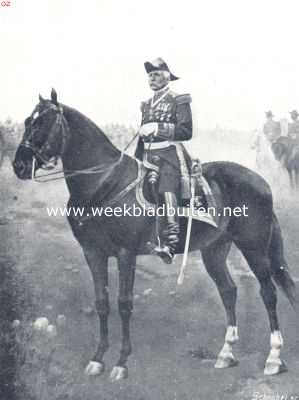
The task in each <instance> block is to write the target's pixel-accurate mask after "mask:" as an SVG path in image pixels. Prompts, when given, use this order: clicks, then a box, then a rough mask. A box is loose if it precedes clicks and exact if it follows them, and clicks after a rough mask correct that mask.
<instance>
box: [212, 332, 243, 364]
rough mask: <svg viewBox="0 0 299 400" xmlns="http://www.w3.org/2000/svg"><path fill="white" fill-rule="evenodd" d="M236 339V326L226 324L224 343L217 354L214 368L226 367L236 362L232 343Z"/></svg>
mask: <svg viewBox="0 0 299 400" xmlns="http://www.w3.org/2000/svg"><path fill="white" fill-rule="evenodd" d="M238 340H239V336H238V328H237V327H236V326H228V327H227V330H226V334H225V343H224V345H223V347H222V349H221V351H220V353H219V355H218V358H217V361H216V364H215V368H228V367H232V366H233V365H235V364H236V360H235V357H234V355H233V344H234V343H236V342H237V341H238Z"/></svg>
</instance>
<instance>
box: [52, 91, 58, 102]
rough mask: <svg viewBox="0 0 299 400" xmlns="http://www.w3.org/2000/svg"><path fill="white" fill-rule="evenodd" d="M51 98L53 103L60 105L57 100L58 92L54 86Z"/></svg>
mask: <svg viewBox="0 0 299 400" xmlns="http://www.w3.org/2000/svg"><path fill="white" fill-rule="evenodd" d="M51 100H52V103H53V104H55V105H56V106H58V101H57V92H56V90H55V89H54V88H52V90H51Z"/></svg>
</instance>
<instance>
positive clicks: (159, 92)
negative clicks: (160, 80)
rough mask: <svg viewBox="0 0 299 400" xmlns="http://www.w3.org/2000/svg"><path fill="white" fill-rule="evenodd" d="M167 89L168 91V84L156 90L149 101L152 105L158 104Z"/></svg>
mask: <svg viewBox="0 0 299 400" xmlns="http://www.w3.org/2000/svg"><path fill="white" fill-rule="evenodd" d="M169 91H170V87H169V85H166V86H164V87H163V88H162V89H160V90H156V91H155V94H154V95H153V97H152V101H151V103H152V106H155V105H156V104H158V103H159V102H160V101H161V100H162V99H163V98H164V97H165V96H166V95H167V93H168V92H169Z"/></svg>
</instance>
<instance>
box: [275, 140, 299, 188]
mask: <svg viewBox="0 0 299 400" xmlns="http://www.w3.org/2000/svg"><path fill="white" fill-rule="evenodd" d="M271 147H272V151H273V153H274V156H275V158H276V160H277V161H280V163H281V165H282V166H283V167H284V168H285V169H286V170H287V172H288V175H289V179H290V185H291V188H292V189H298V188H299V146H298V145H297V144H296V143H295V141H294V140H293V139H290V138H289V137H287V136H281V137H279V138H278V139H277V140H276V142H274V143H273V144H272V146H271Z"/></svg>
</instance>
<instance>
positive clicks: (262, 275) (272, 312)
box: [243, 251, 286, 375]
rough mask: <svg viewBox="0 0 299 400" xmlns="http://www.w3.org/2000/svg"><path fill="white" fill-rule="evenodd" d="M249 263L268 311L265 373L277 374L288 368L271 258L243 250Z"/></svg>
mask: <svg viewBox="0 0 299 400" xmlns="http://www.w3.org/2000/svg"><path fill="white" fill-rule="evenodd" d="M243 254H244V256H245V257H246V259H247V261H248V264H249V266H250V268H251V269H252V271H253V272H254V274H255V275H256V277H257V279H258V280H259V283H260V286H261V287H260V294H261V297H262V299H263V302H264V304H265V307H266V309H267V312H268V316H269V321H270V329H271V337H270V346H271V350H270V354H269V356H268V358H267V360H266V364H265V369H264V374H265V375H276V374H279V373H280V372H283V371H285V370H286V365H285V363H284V362H283V361H282V360H281V358H280V351H281V349H282V346H283V339H282V335H281V332H280V330H279V323H278V317H277V311H276V306H277V295H276V288H275V286H274V284H273V282H272V279H271V273H270V265H271V264H270V259H269V257H268V256H265V255H262V254H259V253H258V252H257V251H243Z"/></svg>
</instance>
